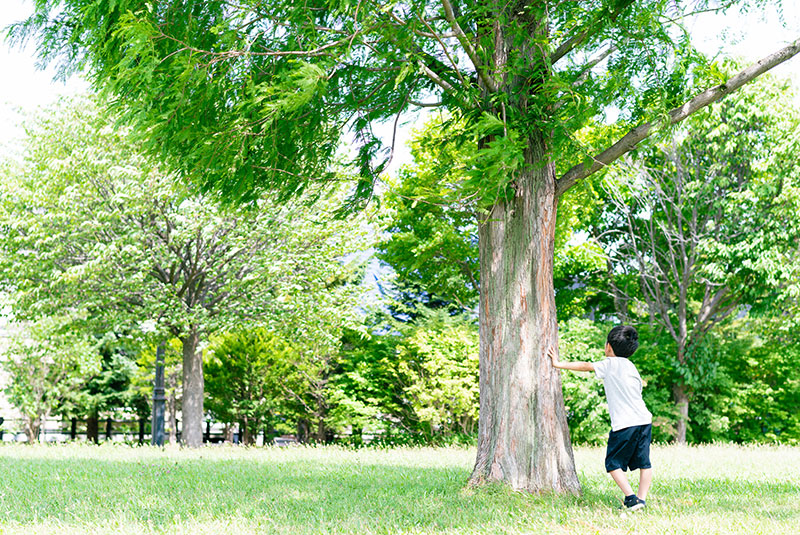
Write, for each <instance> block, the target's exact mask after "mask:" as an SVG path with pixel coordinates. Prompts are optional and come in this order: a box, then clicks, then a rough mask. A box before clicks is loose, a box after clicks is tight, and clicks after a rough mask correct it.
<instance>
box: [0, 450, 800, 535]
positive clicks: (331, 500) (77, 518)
mask: <svg viewBox="0 0 800 535" xmlns="http://www.w3.org/2000/svg"><path fill="white" fill-rule="evenodd" d="M603 453H604V452H603V450H602V449H599V448H578V449H577V450H576V462H577V465H578V471H579V473H580V477H581V482H582V483H583V488H584V495H583V497H581V498H572V497H554V496H530V495H527V494H520V493H514V492H511V491H508V490H506V489H504V488H499V487H494V488H487V489H481V490H478V491H473V490H467V489H465V486H464V483H465V481H466V478H467V476H468V474H469V471H470V468H471V466H472V462H473V460H474V459H473V456H474V450H471V449H418V448H411V449H395V450H360V451H353V450H345V449H339V448H300V447H297V448H286V449H277V448H267V449H244V448H236V447H213V448H205V449H201V450H197V451H188V450H180V449H167V450H165V451H162V450H157V449H153V448H129V447H124V446H119V445H116V446H114V445H105V446H99V447H98V446H88V445H78V444H75V445H66V446H30V447H29V446H24V445H2V446H0V474H2V484H0V533H26V534H28V533H48V534H49V533H59V534H62V533H66V534H71V533H137V534H138V533H186V534H190V533H191V534H201V533H208V534H211V533H213V534H215V535H223V534H227V533H267V534H298V535H299V534H325V533H341V534H344V533H365V534H393V533H404V534H423V533H429V534H445V533H447V534H479V533H480V534H522V533H525V534H528V533H530V534H540V533H580V534H582V533H586V534H597V533H600V534H604V533H647V534H661V533H698V534H708V533H746V534H748V535H755V534H760V533H763V534H770V535H776V534H784V533H785V534H796V533H800V448H788V447H767V446H762V447H744V448H742V447H735V446H728V445H719V446H716V445H715V446H703V447H691V448H685V447H674V446H669V447H654V449H653V455H652V458H653V461H654V468H655V474H656V479H655V481H654V484H653V489H652V491H651V495H650V497H649V499H648V505H647V509H646V510H645V511H643V512H641V513H638V514H634V515H630V516H628V517H626V518H622V517H621V516H620V513H619V511H618V510H616V509H615V507H616V505H617V503H618V500H619V496H618V494H619V493H618V492H617V491H616V489H615V487H614V486H613V483H612V482H611V479H610V478H609V477H608V476H607V475H606V474H605V473H604V472H603V462H602V461H603Z"/></svg>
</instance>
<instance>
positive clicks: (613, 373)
mask: <svg viewBox="0 0 800 535" xmlns="http://www.w3.org/2000/svg"><path fill="white" fill-rule="evenodd" d="M592 364H593V365H594V373H595V375H597V377H598V378H599V379H602V380H603V387H604V388H605V390H606V399H608V414H609V416H611V430H612V431H619V430H620V429H625V428H626V427H631V426H634V425H645V424H649V423H653V415H652V414H650V411H648V410H647V407H646V406H645V404H644V401H643V400H642V378H641V376H640V375H639V371H638V370H637V369H636V366H634V364H633V362H631V361H630V360H628V359H626V358H624V357H608V358H605V359H603V360H601V361H599V362H593V363H592Z"/></svg>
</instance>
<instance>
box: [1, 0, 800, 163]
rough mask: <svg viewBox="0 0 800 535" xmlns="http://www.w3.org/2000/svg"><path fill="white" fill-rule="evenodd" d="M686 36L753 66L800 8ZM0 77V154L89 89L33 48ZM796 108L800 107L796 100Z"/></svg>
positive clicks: (797, 73)
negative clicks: (24, 119) (48, 110)
mask: <svg viewBox="0 0 800 535" xmlns="http://www.w3.org/2000/svg"><path fill="white" fill-rule="evenodd" d="M2 3H3V6H2V9H1V10H0V28H4V27H5V26H7V25H8V24H11V23H13V22H17V21H19V20H22V19H24V18H26V17H27V15H28V14H29V13H30V11H31V9H32V8H31V5H32V0H2ZM690 30H691V32H692V34H693V35H694V36H695V40H696V44H697V46H698V47H700V49H701V50H702V51H704V52H706V53H708V54H715V53H718V52H720V51H722V53H723V54H725V55H730V56H736V57H740V58H743V59H745V60H748V61H755V60H757V59H759V58H761V57H763V56H765V55H767V54H769V53H771V52H774V51H776V50H778V49H780V48H781V47H783V46H785V45H786V44H788V43H789V42H791V41H793V40H794V39H797V38H798V37H800V4H799V3H797V2H796V0H784V21H783V23H782V22H781V21H780V20H779V17H778V12H777V9H773V10H770V11H769V12H766V13H765V12H764V11H763V10H759V11H757V12H755V13H752V14H749V15H746V16H745V15H739V14H732V15H728V16H726V17H721V16H718V15H702V16H699V17H697V19H696V20H695V21H694V22H692V23H691V25H690ZM772 72H774V73H775V74H779V75H781V76H789V77H792V78H793V79H794V82H795V86H796V87H798V93H800V56H797V57H795V58H793V59H791V60H789V61H788V62H786V63H784V64H783V65H781V66H779V67H777V68H776V69H774V70H773V71H772ZM0 73H2V82H0V150H5V148H7V147H8V146H9V145H13V144H14V141H15V140H16V139H18V138H19V137H20V135H21V131H20V129H19V127H18V126H17V125H18V123H19V119H20V116H19V113H18V110H23V112H24V110H33V109H35V108H36V107H38V106H42V105H46V104H48V103H50V102H53V101H54V100H55V99H56V98H57V96H58V95H60V94H74V93H80V92H83V91H86V90H87V88H88V84H87V83H86V82H85V81H83V80H81V79H80V78H78V77H73V78H71V79H70V80H68V81H67V82H66V84H65V83H63V82H56V81H53V75H54V72H53V70H52V68H50V69H48V70H45V71H42V70H39V69H37V68H36V66H35V60H34V57H33V51H32V47H28V49H26V50H20V49H18V48H14V49H10V48H9V47H8V45H6V44H0ZM796 104H797V105H800V97H799V98H798V102H797V103H796ZM420 115H424V114H420ZM415 117H416V116H408V117H406V118H405V120H406V121H409V122H413V121H414V118H415ZM413 126H414V125H413V124H405V125H403V126H401V128H400V130H399V132H398V140H397V141H398V143H397V146H396V153H395V158H394V161H393V164H392V166H391V170H395V169H397V166H398V165H399V164H401V163H404V162H407V161H408V159H409V153H408V150H407V149H406V148H405V146H404V145H405V142H406V141H407V140H408V137H409V134H410V130H411V128H412V127H413ZM382 131H385V132H386V133H385V134H384V138H385V141H386V142H387V143H389V142H390V141H391V125H386V127H385V128H384V129H382Z"/></svg>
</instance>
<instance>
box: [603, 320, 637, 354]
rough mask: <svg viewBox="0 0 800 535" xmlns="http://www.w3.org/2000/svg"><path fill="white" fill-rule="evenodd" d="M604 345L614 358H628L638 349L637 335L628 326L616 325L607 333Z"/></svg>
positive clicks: (634, 330)
mask: <svg viewBox="0 0 800 535" xmlns="http://www.w3.org/2000/svg"><path fill="white" fill-rule="evenodd" d="M606 343H607V344H608V345H610V346H611V350H612V351H613V352H614V355H615V356H617V357H625V358H630V356H631V355H633V354H634V353H635V352H636V350H637V349H638V348H639V333H637V332H636V329H634V328H633V327H631V326H630V325H617V326H616V327H614V328H613V329H611V332H609V333H608V339H607V340H606Z"/></svg>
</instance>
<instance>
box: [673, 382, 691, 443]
mask: <svg viewBox="0 0 800 535" xmlns="http://www.w3.org/2000/svg"><path fill="white" fill-rule="evenodd" d="M672 394H673V396H674V397H675V407H676V408H677V410H678V423H677V424H676V426H675V443H676V444H686V426H687V424H688V422H689V393H688V392H687V388H686V385H683V384H680V383H679V384H676V385H673V387H672Z"/></svg>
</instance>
